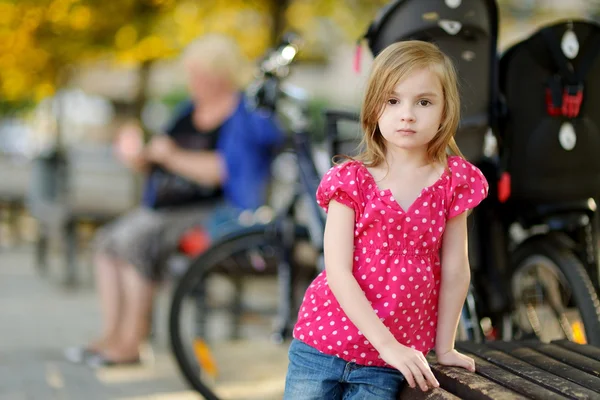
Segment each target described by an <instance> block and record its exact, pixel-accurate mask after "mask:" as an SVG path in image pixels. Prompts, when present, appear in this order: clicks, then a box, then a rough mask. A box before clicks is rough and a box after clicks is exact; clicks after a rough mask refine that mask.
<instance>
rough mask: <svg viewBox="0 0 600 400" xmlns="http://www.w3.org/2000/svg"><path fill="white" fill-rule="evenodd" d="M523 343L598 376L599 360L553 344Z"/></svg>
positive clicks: (528, 341)
mask: <svg viewBox="0 0 600 400" xmlns="http://www.w3.org/2000/svg"><path fill="white" fill-rule="evenodd" d="M523 344H524V345H526V346H529V347H531V348H533V349H535V350H537V351H539V352H540V353H543V354H546V355H548V356H550V357H552V358H554V359H556V360H558V361H561V362H563V363H565V364H569V365H571V366H573V367H575V368H578V369H579V370H581V371H584V372H587V373H588V374H592V375H594V376H596V377H600V361H596V360H593V359H591V358H589V357H586V356H582V355H581V354H578V353H575V352H573V351H571V350H567V349H565V348H563V347H560V346H558V345H555V344H548V343H541V342H536V341H530V340H527V341H524V342H523Z"/></svg>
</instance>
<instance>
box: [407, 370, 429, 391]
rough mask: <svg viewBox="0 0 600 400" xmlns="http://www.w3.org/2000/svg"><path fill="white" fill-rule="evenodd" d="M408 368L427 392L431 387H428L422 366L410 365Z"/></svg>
mask: <svg viewBox="0 0 600 400" xmlns="http://www.w3.org/2000/svg"><path fill="white" fill-rule="evenodd" d="M408 367H409V368H410V372H412V374H413V376H414V377H415V380H416V381H417V384H418V385H419V387H420V388H421V390H422V391H424V392H426V391H427V390H428V389H429V386H427V382H426V381H425V377H424V376H423V372H421V369H420V366H419V365H417V364H409V366H408Z"/></svg>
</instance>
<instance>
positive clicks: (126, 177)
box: [0, 0, 600, 399]
mask: <svg viewBox="0 0 600 400" xmlns="http://www.w3.org/2000/svg"><path fill="white" fill-rule="evenodd" d="M385 3H387V1H384V0H263V1H260V0H202V1H193V0H119V1H100V0H12V1H10V0H0V399H25V398H27V399H45V398H61V399H62V398H74V399H77V398H83V396H85V397H86V398H90V397H89V394H90V393H94V395H97V397H92V398H122V399H133V398H152V399H167V398H168V399H179V398H196V395H195V394H193V393H192V392H189V391H188V390H187V388H186V386H185V384H184V383H183V381H182V380H181V378H180V377H179V375H178V373H177V371H176V370H175V367H173V365H172V361H170V355H169V351H168V346H167V345H166V339H165V338H164V335H163V336H161V331H160V328H159V330H158V333H157V334H158V337H159V340H158V343H159V344H161V343H162V347H161V346H160V345H159V346H158V350H156V351H155V354H154V357H155V359H156V360H158V362H155V363H154V364H153V365H152V366H150V367H148V368H147V369H143V370H135V371H125V372H123V371H121V372H111V373H104V372H91V371H87V372H82V371H81V370H77V369H76V368H73V369H69V367H67V366H65V365H63V364H62V361H61V356H60V351H61V349H62V348H63V347H64V346H66V345H69V344H73V343H75V344H77V343H79V342H82V341H84V340H85V339H86V338H87V337H89V336H90V334H91V333H93V332H94V331H96V330H97V324H98V323H99V317H98V314H99V311H98V310H97V305H96V303H95V298H94V293H93V289H92V288H93V284H92V277H91V269H90V266H89V264H90V260H89V258H88V257H87V256H86V249H87V245H88V241H89V238H90V237H91V235H92V234H93V232H94V230H95V229H96V228H97V226H99V225H101V224H102V223H104V222H106V221H108V220H110V219H112V218H114V217H115V216H117V215H120V214H121V213H123V212H125V211H127V210H129V209H131V208H132V207H134V206H135V205H136V204H137V203H138V201H139V194H140V193H139V180H138V179H137V178H136V177H135V176H134V175H132V173H131V172H129V171H128V170H127V169H125V167H122V166H120V165H119V163H118V162H117V161H116V159H115V158H114V156H113V150H112V145H113V141H114V139H115V136H116V133H117V128H118V127H119V126H120V125H122V124H123V123H124V122H126V121H128V120H131V119H133V118H139V119H140V120H141V121H142V122H143V125H144V128H145V130H146V133H147V134H148V135H150V134H153V133H158V132H160V130H161V127H162V126H163V125H164V124H165V123H166V121H167V120H168V119H169V117H170V116H171V115H172V111H173V108H174V107H175V106H176V105H177V104H178V103H179V102H180V101H182V100H184V99H185V98H186V95H187V93H186V89H185V82H184V80H183V77H184V75H183V74H182V73H181V70H180V67H179V64H178V63H177V56H178V55H179V54H180V52H181V50H182V49H183V48H184V47H185V45H186V44H187V43H189V42H190V41H192V40H193V39H194V38H196V37H198V36H200V35H202V34H205V33H209V32H218V33H225V34H228V35H231V36H233V37H234V38H235V39H236V40H237V42H238V44H239V45H240V47H241V48H242V50H243V52H244V53H245V55H246V56H248V57H249V58H250V59H252V60H258V59H259V57H260V56H261V55H263V54H264V53H265V51H266V50H267V49H269V48H270V47H271V46H273V45H274V44H275V43H277V40H278V39H279V38H280V37H281V35H282V34H283V33H284V32H287V31H290V30H293V31H296V32H297V33H299V34H300V36H301V37H302V38H303V41H304V45H303V47H302V49H301V51H300V53H299V61H298V62H297V63H296V64H295V65H294V67H293V69H292V73H291V75H290V76H289V78H288V80H287V81H288V82H289V83H291V84H293V85H295V86H298V87H300V88H303V89H304V90H305V91H306V92H307V94H308V96H309V99H310V101H309V105H310V115H311V117H312V118H313V121H312V122H313V127H314V128H313V130H312V132H313V134H314V138H313V139H314V143H315V144H316V145H317V148H318V146H319V144H320V143H322V141H323V135H324V133H323V132H324V130H323V129H324V127H323V119H322V115H321V112H322V111H323V110H324V109H326V108H328V107H334V108H347V109H351V110H352V109H357V107H358V104H359V101H360V96H361V94H362V88H363V84H364V78H365V76H366V74H367V71H368V67H369V64H370V62H371V59H370V55H368V52H366V51H363V53H362V57H361V69H360V71H359V72H356V71H354V69H353V59H354V57H355V50H356V45H357V39H359V38H360V37H361V35H362V34H363V33H364V32H365V30H366V27H367V26H368V24H369V23H370V22H371V20H372V19H373V18H374V16H375V14H376V12H377V11H378V10H379V9H380V8H381V7H382V6H383V5H384V4H385ZM498 4H499V7H500V36H499V48H500V50H501V51H502V50H503V49H506V48H507V47H508V46H510V45H511V44H514V43H516V42H517V41H519V40H521V39H523V38H525V37H527V36H528V35H529V34H530V33H532V32H533V31H535V30H536V29H537V28H538V27H539V26H541V25H544V24H546V23H549V22H551V21H556V20H558V19H565V18H570V17H576V18H588V19H592V20H595V21H600V1H597V0H570V1H564V0H499V1H498ZM57 154H60V155H61V156H64V158H65V159H66V160H68V164H67V165H68V168H69V171H71V172H70V175H69V183H68V185H69V187H68V188H67V187H60V185H58V187H52V186H53V185H50V184H49V183H48V182H49V181H51V180H52V179H53V176H51V175H48V171H49V165H52V163H53V162H54V161H53V160H56V155H57ZM324 163H327V160H324ZM48 191H56V193H54V194H52V195H49V194H48ZM48 197H52V199H53V200H54V201H52V202H50V203H48V204H47V203H44V202H40V201H37V200H39V199H40V198H48ZM44 207H46V208H44ZM67 212H68V213H70V214H71V215H78V216H79V218H77V225H78V226H77V233H76V235H75V236H74V237H71V238H69V237H67V238H65V237H64V235H58V234H53V233H52V232H56V229H58V228H57V227H56V226H53V221H54V222H56V224H58V222H57V221H61V216H62V215H63V214H64V213H67ZM40 215H44V216H45V219H44V220H43V221H42V222H43V223H42V224H41V223H40V217H39V216H40ZM56 224H55V225H56ZM53 229H54V231H53ZM42 230H47V232H46V233H45V237H47V238H49V241H50V253H49V255H48V261H47V265H46V266H45V267H44V270H43V271H41V270H39V269H38V270H36V265H38V266H39V264H40V263H39V260H36V257H39V252H37V251H36V246H38V245H39V237H40V235H41V234H42V232H41V231H42ZM65 240H74V241H75V243H76V248H77V249H78V250H79V251H80V252H81V254H80V255H81V256H80V257H79V258H77V259H76V260H75V261H73V260H71V262H72V263H73V265H71V267H70V268H71V270H70V271H66V272H65V270H64V269H65V261H64V259H63V258H64V254H63V253H64V251H63V250H64V247H65V244H64V241H65ZM71 256H72V257H73V255H71ZM67 257H68V255H67ZM40 272H43V273H44V274H45V275H46V278H42V274H40ZM164 296H165V297H166V296H167V295H164ZM69 381H70V382H71V386H70V389H69V391H65V390H66V389H64V388H65V387H68V386H69V384H68V383H65V382H69ZM73 382H75V383H73ZM61 393H62V394H61ZM65 393H66V394H65ZM80 396H81V397H80Z"/></svg>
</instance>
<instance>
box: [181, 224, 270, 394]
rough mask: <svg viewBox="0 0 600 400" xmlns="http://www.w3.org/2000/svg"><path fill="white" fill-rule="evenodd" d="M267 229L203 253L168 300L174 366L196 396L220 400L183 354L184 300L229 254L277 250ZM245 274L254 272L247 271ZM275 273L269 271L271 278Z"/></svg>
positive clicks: (226, 240) (252, 230) (244, 234)
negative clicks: (175, 364) (261, 247)
mask: <svg viewBox="0 0 600 400" xmlns="http://www.w3.org/2000/svg"><path fill="white" fill-rule="evenodd" d="M269 229H272V227H270V226H255V227H251V228H247V229H244V230H242V231H239V232H235V233H233V234H230V235H228V236H227V237H225V238H223V239H222V240H220V241H218V242H216V243H215V244H214V245H213V246H211V247H210V248H209V249H208V250H206V252H204V253H203V254H202V255H200V256H199V257H197V259H196V260H194V261H193V262H192V263H191V265H190V268H189V269H188V271H187V272H186V273H185V274H184V275H183V276H182V278H181V279H180V280H179V282H178V283H177V285H176V288H175V290H174V292H173V296H172V300H171V308H170V314H169V334H170V343H171V349H172V351H173V354H174V355H175V359H176V362H177V365H178V367H179V369H180V371H181V373H182V374H183V376H184V378H185V379H186V381H187V382H188V383H189V384H190V386H191V387H192V388H193V389H194V390H196V391H197V392H199V393H200V394H201V395H202V396H203V397H204V398H205V399H207V400H219V397H218V396H217V395H216V394H215V392H214V391H213V389H212V388H211V387H210V385H209V384H207V383H206V382H204V381H203V379H202V378H201V377H200V374H199V373H198V372H199V368H200V367H199V366H195V365H192V364H191V361H190V360H191V358H190V357H189V355H188V352H186V346H185V343H184V340H183V337H182V329H181V328H182V327H181V325H180V318H181V313H182V308H183V306H184V305H183V302H184V301H185V299H186V296H187V295H189V294H190V293H191V291H192V290H194V287H195V286H196V285H199V284H200V282H201V281H202V279H204V278H205V277H207V276H209V274H210V273H212V272H214V271H216V269H217V268H222V267H221V266H220V263H222V262H223V261H224V260H226V259H227V258H228V257H229V256H230V255H231V254H236V253H240V252H244V251H247V250H249V249H252V248H256V247H258V246H278V243H277V242H276V240H275V238H274V237H273V235H272V234H270V233H269V231H268V230H269ZM246 272H248V273H251V272H255V271H246ZM275 272H276V271H268V272H267V273H269V274H274V273H275Z"/></svg>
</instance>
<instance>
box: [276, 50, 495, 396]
mask: <svg viewBox="0 0 600 400" xmlns="http://www.w3.org/2000/svg"><path fill="white" fill-rule="evenodd" d="M459 108H460V104H459V94H458V89H457V78H456V72H455V70H454V67H453V65H452V63H451V61H450V60H449V59H448V58H447V57H446V56H445V55H444V54H443V53H442V52H441V51H440V50H439V49H438V48H437V47H436V46H435V45H433V44H430V43H427V42H422V41H404V42H399V43H395V44H393V45H391V46H389V47H388V48H387V49H385V50H384V51H383V52H382V53H381V54H380V55H379V56H378V57H377V58H376V59H375V61H374V64H373V66H372V70H371V75H370V78H369V80H368V84H367V89H366V95H365V100H364V104H363V107H362V110H361V124H362V128H363V131H364V138H363V143H364V145H365V146H364V148H365V150H364V152H363V153H362V154H361V155H360V156H359V157H357V158H356V159H355V160H350V161H348V162H345V163H343V164H341V165H337V166H335V167H333V168H332V169H331V170H330V171H329V172H328V173H327V174H326V175H325V177H324V178H323V180H322V181H321V184H320V186H319V189H318V191H317V201H318V202H319V204H320V205H321V207H323V208H324V209H325V211H327V212H328V217H327V225H326V228H325V238H324V240H325V271H324V272H322V273H321V274H320V275H319V276H318V277H317V278H316V279H315V280H314V281H313V282H312V284H311V285H310V287H309V288H308V290H307V292H306V294H305V296H304V300H303V303H302V305H301V307H300V311H299V315H298V322H297V324H296V326H295V327H294V340H293V341H292V344H291V346H290V350H289V359H290V364H289V368H288V374H287V378H286V388H285V395H284V399H289V400H299V399H328V400H329V399H341V398H343V399H350V398H352V399H364V398H368V399H370V398H377V399H396V397H397V395H398V392H399V390H400V387H401V385H402V382H403V381H404V380H406V381H407V382H408V384H409V385H410V386H411V387H415V386H416V385H418V386H419V387H420V388H421V389H422V390H424V391H425V390H427V389H428V387H437V386H439V384H438V382H437V380H436V379H435V377H434V376H433V373H432V372H431V369H430V368H429V365H428V363H427V360H426V359H425V355H426V354H427V353H428V352H429V351H430V350H431V349H435V353H436V355H437V361H438V362H439V363H440V364H444V365H455V366H460V367H464V368H466V369H468V370H470V371H474V370H475V363H474V361H473V359H471V358H469V357H467V356H465V355H462V354H459V353H458V352H457V351H456V350H455V349H454V339H455V332H456V329H457V325H458V319H459V313H460V310H461V307H462V304H463V302H464V300H465V297H466V293H467V290H468V285H469V280H470V270H469V261H468V257H467V213H466V212H465V211H467V210H469V209H472V208H473V207H475V206H476V205H477V204H479V203H480V202H481V201H482V200H483V199H484V198H485V197H486V196H487V192H488V184H487V182H486V180H485V178H484V177H483V175H482V174H481V172H480V171H479V169H477V168H476V167H475V166H473V165H471V164H470V163H468V162H467V161H465V160H464V159H463V158H462V157H461V156H460V151H459V150H458V148H457V146H456V143H455V141H454V133H455V131H456V129H457V126H458V121H459ZM448 149H450V150H451V151H452V152H453V153H454V154H455V155H453V156H447V155H446V154H447V153H446V152H447V150H448Z"/></svg>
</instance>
